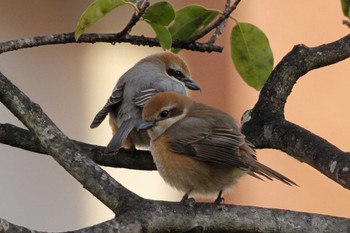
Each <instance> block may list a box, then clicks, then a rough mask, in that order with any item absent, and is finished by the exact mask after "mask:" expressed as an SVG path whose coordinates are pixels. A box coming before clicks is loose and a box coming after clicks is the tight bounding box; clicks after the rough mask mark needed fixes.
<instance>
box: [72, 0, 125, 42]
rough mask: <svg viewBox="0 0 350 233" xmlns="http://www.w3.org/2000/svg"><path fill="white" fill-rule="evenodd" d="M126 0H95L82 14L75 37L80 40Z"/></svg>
mask: <svg viewBox="0 0 350 233" xmlns="http://www.w3.org/2000/svg"><path fill="white" fill-rule="evenodd" d="M126 2H127V1H125V0H95V1H94V2H93V3H92V4H91V5H90V6H89V7H88V8H87V9H86V10H85V11H84V13H83V14H82V15H81V16H80V19H79V21H78V24H77V27H76V29H75V39H76V40H78V39H79V37H80V36H81V34H83V33H84V32H85V31H86V30H87V29H88V28H89V27H91V26H92V25H93V24H95V23H96V22H97V21H98V20H99V19H101V18H102V17H104V16H105V15H106V14H108V13H109V12H110V11H112V10H113V9H115V8H117V7H119V6H122V5H124V4H125V3H126Z"/></svg>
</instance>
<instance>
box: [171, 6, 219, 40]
mask: <svg viewBox="0 0 350 233" xmlns="http://www.w3.org/2000/svg"><path fill="white" fill-rule="evenodd" d="M218 14H219V12H218V11H216V10H209V9H206V8H204V7H202V6H200V5H189V6H186V7H184V8H182V9H180V10H178V11H177V12H176V16H175V21H174V23H173V24H172V25H171V26H170V27H169V31H170V33H171V35H172V37H173V39H174V40H175V39H177V40H183V39H187V38H189V37H191V36H193V35H195V34H197V33H198V32H200V31H201V30H203V29H204V28H206V27H207V26H208V25H209V23H211V22H212V21H213V20H214V19H215V17H216V16H217V15H218Z"/></svg>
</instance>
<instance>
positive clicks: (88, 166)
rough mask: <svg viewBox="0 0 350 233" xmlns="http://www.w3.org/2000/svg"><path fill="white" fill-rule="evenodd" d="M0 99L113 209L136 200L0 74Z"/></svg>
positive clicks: (78, 178)
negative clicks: (122, 203)
mask: <svg viewBox="0 0 350 233" xmlns="http://www.w3.org/2000/svg"><path fill="white" fill-rule="evenodd" d="M0 101H1V102H2V103H3V104H4V105H5V106H6V107H7V108H8V109H9V110H10V111H11V112H12V113H13V114H14V115H15V116H16V117H17V118H18V119H19V120H20V121H21V122H22V123H23V124H24V125H25V126H26V127H27V128H28V129H29V130H30V131H31V132H33V135H35V137H36V138H37V139H38V140H39V141H40V144H41V145H42V147H43V148H44V150H45V151H46V152H47V153H48V154H50V155H51V156H52V157H53V158H54V159H55V160H56V161H57V162H58V163H59V164H60V165H61V166H62V167H63V168H65V169H66V170H67V171H68V172H69V173H70V174H71V175H72V176H73V177H74V178H75V179H77V180H78V181H79V182H80V183H81V184H82V185H83V186H84V187H85V188H86V189H87V190H89V191H90V192H91V193H92V194H93V195H95V196H96V197H97V198H98V199H99V200H100V201H101V202H102V203H104V204H105V205H106V206H107V207H109V208H110V209H111V210H112V211H114V212H115V213H118V212H119V213H120V212H122V211H125V210H126V209H127V204H126V203H129V202H132V201H135V200H138V199H139V197H138V196H137V195H136V194H134V193H131V192H130V191H128V190H127V189H125V188H124V187H123V186H122V185H120V184H119V183H118V182H117V181H115V180H114V179H113V178H112V177H111V176H110V175H109V174H108V173H106V172H105V171H104V170H102V169H101V168H100V167H99V166H98V165H97V164H95V163H94V162H93V161H91V160H90V159H89V158H87V157H85V156H84V155H83V154H82V153H81V151H80V150H79V148H78V147H77V146H76V145H75V144H74V143H73V142H72V141H70V139H69V138H68V137H67V136H66V135H64V134H63V133H62V132H61V131H60V130H59V129H58V128H57V127H56V126H55V124H54V123H53V122H52V121H51V120H50V119H49V118H48V116H46V114H45V113H44V112H43V111H42V109H41V108H40V106H39V105H37V104H35V103H33V102H32V101H31V100H30V99H29V98H28V97H27V96H26V95H25V94H24V93H23V92H21V91H20V90H19V89H18V88H17V87H16V86H14V85H13V84H12V83H11V82H10V81H9V80H8V79H7V78H6V77H5V76H4V75H3V74H1V73H0ZM121 202H125V203H124V205H122V206H121V205H120V203H121ZM123 208H124V209H123Z"/></svg>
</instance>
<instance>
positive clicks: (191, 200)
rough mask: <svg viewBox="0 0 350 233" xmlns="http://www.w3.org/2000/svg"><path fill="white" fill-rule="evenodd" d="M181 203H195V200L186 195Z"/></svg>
mask: <svg viewBox="0 0 350 233" xmlns="http://www.w3.org/2000/svg"><path fill="white" fill-rule="evenodd" d="M181 202H183V203H185V202H196V200H195V199H194V198H193V197H189V195H188V194H187V193H186V194H185V195H184V196H183V197H182V199H181Z"/></svg>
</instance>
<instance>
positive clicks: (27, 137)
mask: <svg viewBox="0 0 350 233" xmlns="http://www.w3.org/2000/svg"><path fill="white" fill-rule="evenodd" d="M72 141H73V142H74V143H75V144H76V145H77V146H78V147H79V148H80V149H81V151H83V152H84V156H87V157H89V158H90V159H92V160H93V161H94V162H95V163H97V164H99V165H102V166H108V167H115V168H128V169H137V170H147V171H150V170H156V169H157V168H156V165H155V164H154V162H153V159H152V155H151V153H150V152H149V151H142V150H133V151H130V150H124V149H120V150H119V152H118V154H117V155H106V154H104V153H103V152H104V149H105V147H102V146H96V145H91V144H87V143H83V142H79V141H75V140H72ZM0 143H3V144H6V145H10V146H14V147H18V148H21V149H24V150H28V151H31V152H36V153H40V154H47V153H46V151H45V149H44V148H43V147H42V146H41V145H40V142H39V140H38V139H36V138H35V136H34V135H33V134H32V133H31V132H30V131H29V130H26V129H22V128H19V127H17V126H14V125H11V124H0Z"/></svg>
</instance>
